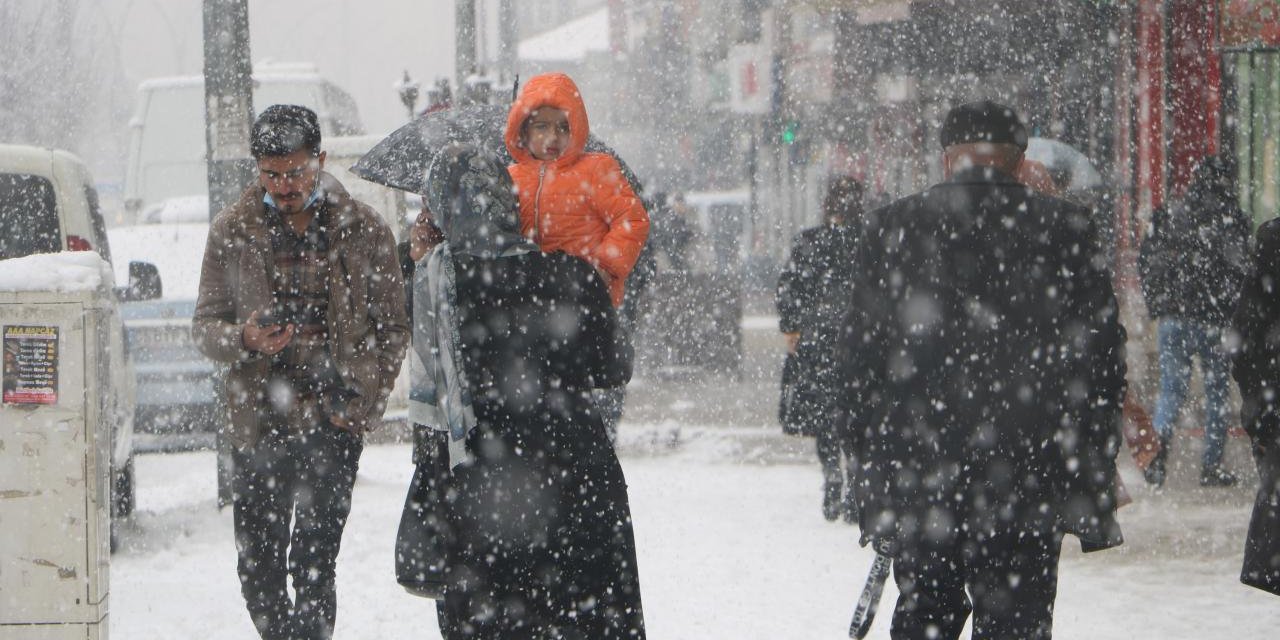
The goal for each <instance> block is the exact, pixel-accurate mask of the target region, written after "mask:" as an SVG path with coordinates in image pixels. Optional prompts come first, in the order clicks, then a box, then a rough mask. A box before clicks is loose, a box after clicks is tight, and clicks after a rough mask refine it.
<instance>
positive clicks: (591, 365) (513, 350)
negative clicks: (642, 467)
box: [410, 148, 644, 640]
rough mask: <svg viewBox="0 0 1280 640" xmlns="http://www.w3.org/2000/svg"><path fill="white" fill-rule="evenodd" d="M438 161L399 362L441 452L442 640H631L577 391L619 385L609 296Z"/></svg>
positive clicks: (471, 167)
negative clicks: (430, 231) (430, 240)
mask: <svg viewBox="0 0 1280 640" xmlns="http://www.w3.org/2000/svg"><path fill="white" fill-rule="evenodd" d="M449 153H450V154H453V157H451V158H446V159H443V160H441V161H439V162H437V163H435V165H434V166H435V167H436V168H435V169H433V171H443V172H446V173H445V174H443V175H442V176H440V177H439V179H436V178H433V180H432V183H433V184H437V185H441V186H440V187H439V188H440V189H441V192H440V193H429V194H427V201H428V203H429V206H430V208H431V211H432V213H433V214H434V217H435V222H436V223H437V224H438V225H439V227H440V229H441V230H442V232H443V237H444V239H445V241H444V242H443V243H441V244H439V245H438V246H436V247H435V248H434V249H432V250H431V251H430V252H429V253H428V254H427V255H426V257H425V258H424V259H422V260H419V261H418V263H417V267H416V269H415V274H414V313H413V316H414V339H413V354H412V356H411V360H410V365H411V370H410V375H411V381H412V384H411V387H412V388H411V391H410V417H411V419H412V420H413V422H415V423H418V424H425V425H432V426H433V427H435V428H436V429H437V430H440V431H442V432H444V434H445V436H446V439H447V440H446V444H445V446H444V451H443V452H442V453H443V455H435V456H432V458H431V459H432V461H433V464H435V465H438V469H439V468H440V467H442V468H443V471H442V472H443V473H444V474H447V480H446V481H445V482H446V489H447V496H448V498H447V500H446V501H445V512H446V522H447V525H448V536H447V541H446V546H447V551H446V566H447V569H446V586H445V591H444V598H443V601H442V602H441V603H440V607H441V614H442V620H443V625H442V631H443V633H444V637H445V638H448V639H450V640H456V639H458V638H486V639H489V638H511V639H516V638H521V639H522V638H643V637H644V620H643V614H642V610H641V602H640V589H639V578H638V574H637V569H636V552H635V541H634V536H633V533H632V525H631V514H630V508H629V505H628V499H627V487H626V481H625V478H624V477H623V474H622V468H621V467H620V466H619V464H618V459H617V456H616V454H615V453H614V450H613V446H612V445H611V443H610V442H609V439H608V436H607V435H606V433H605V428H604V424H603V422H602V420H601V416H600V413H599V411H598V410H597V407H596V402H595V401H594V400H593V398H592V395H591V394H592V390H593V389H595V388H599V387H614V386H619V385H622V384H625V383H626V382H627V380H628V379H629V377H630V375H631V350H630V345H629V343H628V342H627V340H626V336H625V334H624V333H623V332H622V331H620V330H619V327H618V321H617V314H616V311H615V310H614V308H613V305H612V304H611V302H610V298H609V291H608V289H607V288H606V286H605V284H604V282H603V280H602V279H601V278H599V277H598V276H597V274H596V272H595V269H594V268H593V267H592V265H590V264H589V263H588V262H587V261H585V260H583V259H581V258H579V257H577V256H572V255H569V254H566V253H562V252H557V253H543V252H541V251H539V248H538V247H537V245H535V244H533V243H532V242H530V241H529V240H528V239H527V238H525V237H524V236H522V235H520V233H519V213H518V208H517V204H516V202H515V200H514V198H513V196H512V188H511V182H510V178H509V176H508V174H507V172H506V171H505V170H504V167H502V166H500V165H499V164H497V163H496V162H495V161H494V160H492V159H489V158H485V157H482V156H480V155H478V153H477V152H475V151H473V150H470V149H467V148H457V149H453V150H451V151H449Z"/></svg>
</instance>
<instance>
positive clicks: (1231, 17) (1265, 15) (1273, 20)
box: [1218, 0, 1280, 48]
mask: <svg viewBox="0 0 1280 640" xmlns="http://www.w3.org/2000/svg"><path fill="white" fill-rule="evenodd" d="M1219 16H1220V19H1221V24H1220V29H1219V31H1218V41H1219V42H1220V43H1221V44H1222V46H1224V47H1233V48H1257V47H1280V0H1222V11H1220V12H1219Z"/></svg>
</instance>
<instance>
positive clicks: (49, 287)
mask: <svg viewBox="0 0 1280 640" xmlns="http://www.w3.org/2000/svg"><path fill="white" fill-rule="evenodd" d="M125 273H126V277H127V274H128V269H127V268H126V271H125ZM104 285H105V286H107V287H111V286H113V285H114V283H113V281H112V278H111V265H110V264H108V263H107V261H106V260H103V259H102V256H100V255H98V254H97V252H94V251H63V252H62V253H38V254H35V255H30V256H26V257H23V258H13V259H11V260H0V291H93V290H94V289H97V288H98V287H101V286H104Z"/></svg>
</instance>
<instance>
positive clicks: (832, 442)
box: [817, 426, 857, 488]
mask: <svg viewBox="0 0 1280 640" xmlns="http://www.w3.org/2000/svg"><path fill="white" fill-rule="evenodd" d="M846 431H847V430H846V429H842V428H836V427H835V426H824V427H822V428H819V429H818V435H817V441H818V462H819V463H821V464H822V480H823V483H824V484H826V485H827V486H828V487H830V486H832V485H834V486H836V487H839V486H841V485H843V484H846V481H845V478H846V477H847V478H848V481H847V485H848V487H850V488H852V487H853V486H854V480H855V475H856V471H857V460H856V459H855V452H854V446H853V438H851V437H849V436H848V435H847V433H846ZM842 461H843V471H841V463H842ZM842 474H843V475H842Z"/></svg>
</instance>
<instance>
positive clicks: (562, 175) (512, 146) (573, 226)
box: [505, 73, 649, 307]
mask: <svg viewBox="0 0 1280 640" xmlns="http://www.w3.org/2000/svg"><path fill="white" fill-rule="evenodd" d="M545 106H552V107H555V108H556V109H560V110H563V111H565V112H567V113H568V115H569V148H567V149H565V150H564V152H563V153H562V154H560V157H559V158H557V159H555V160H548V161H545V162H544V161H541V160H538V159H537V158H535V157H533V154H531V153H529V151H528V150H527V149H525V148H524V144H523V143H522V142H521V136H520V130H521V128H522V127H523V126H524V122H525V120H526V119H528V118H529V116H530V115H531V114H532V113H533V111H534V110H535V109H538V108H539V107H545ZM589 132H590V125H589V123H588V121H587V107H586V105H585V104H583V102H582V95H581V94H579V93H578V87H577V86H576V85H574V83H573V80H572V79H570V78H569V76H567V75H565V74H563V73H546V74H542V75H539V76H534V77H533V78H531V79H530V80H529V82H528V83H527V84H525V85H524V88H523V89H522V90H521V91H520V97H519V98H517V99H516V101H515V102H514V103H513V104H512V105H511V111H510V112H509V113H508V115H507V130H506V139H505V140H506V144H507V151H510V152H511V157H512V158H515V161H516V162H515V164H513V165H511V166H510V167H508V168H507V171H508V172H509V173H510V174H511V180H512V181H513V182H514V183H515V185H516V191H517V192H518V193H519V195H520V233H523V234H524V235H525V236H527V237H530V238H532V239H533V241H534V242H537V243H538V246H539V247H540V248H541V249H542V250H543V251H545V252H547V253H552V252H554V251H563V252H565V253H567V254H569V255H573V256H578V257H580V258H584V259H586V260H587V262H590V263H591V264H592V265H593V266H596V267H599V268H600V269H602V270H604V272H605V273H607V274H609V277H608V280H609V282H608V285H609V297H610V298H611V299H612V300H613V305H614V306H615V307H616V306H618V305H620V304H622V296H623V293H624V292H625V290H626V281H627V276H628V275H630V274H631V269H632V268H633V267H635V264H636V260H637V259H638V258H639V257H640V250H641V249H643V248H644V243H645V239H646V238H648V237H649V214H648V213H647V212H646V211H645V210H644V205H643V204H642V203H641V202H640V199H639V198H637V197H636V194H635V192H634V191H632V189H631V185H630V183H628V182H627V179H626V178H625V177H623V174H622V168H621V167H620V166H619V165H618V161H617V160H615V159H614V158H613V156H611V155H609V154H607V153H588V152H586V151H585V150H584V149H585V148H586V145H587V134H588V133H589Z"/></svg>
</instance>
